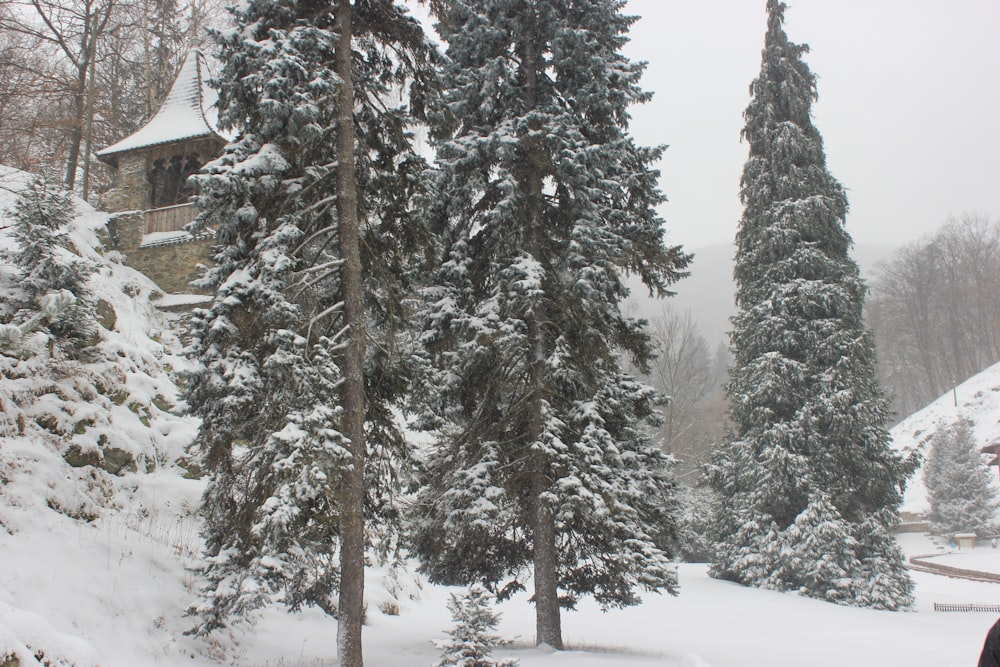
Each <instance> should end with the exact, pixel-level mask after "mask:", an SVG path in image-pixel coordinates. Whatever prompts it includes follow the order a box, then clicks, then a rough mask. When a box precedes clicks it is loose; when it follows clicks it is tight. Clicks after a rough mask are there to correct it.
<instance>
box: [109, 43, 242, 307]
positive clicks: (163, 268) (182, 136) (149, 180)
mask: <svg viewBox="0 0 1000 667" xmlns="http://www.w3.org/2000/svg"><path fill="white" fill-rule="evenodd" d="M214 102H215V94H214V91H212V90H211V89H210V88H209V87H208V86H207V85H206V84H205V64H204V56H203V55H202V54H201V52H200V51H198V50H197V49H193V50H191V51H190V52H189V53H188V54H187V56H186V57H185V59H184V63H183V64H182V65H181V68H180V71H179V72H178V74H177V79H176V80H175V81H174V84H173V86H172V87H171V88H170V92H169V93H168V94H167V97H166V99H164V101H163V104H161V105H160V108H159V109H158V110H157V112H156V113H155V114H154V115H153V117H152V118H150V119H149V120H148V121H147V122H146V124H145V125H143V126H142V127H140V128H139V129H138V130H136V131H135V132H134V133H132V134H130V135H129V136H127V137H125V138H124V139H122V140H121V141H119V142H117V143H115V144H113V145H111V146H108V147H107V148H105V149H104V150H101V151H99V152H98V153H97V157H98V159H100V160H101V161H102V162H105V163H107V164H109V165H110V166H111V167H112V168H114V170H115V175H114V183H113V185H112V187H111V189H110V190H108V191H107V192H105V193H104V194H103V195H102V196H101V200H100V205H101V208H103V209H104V210H106V211H108V212H111V213H117V214H118V215H115V216H112V218H111V219H110V220H109V221H108V236H109V241H110V245H111V246H112V248H114V249H116V250H120V251H121V252H123V253H124V254H125V255H126V263H127V264H128V265H129V266H133V267H135V268H137V269H139V270H140V271H142V272H143V273H145V274H146V275H148V276H149V277H150V278H152V279H153V280H154V281H155V282H156V283H157V284H158V285H159V286H160V288H161V289H163V290H164V291H165V292H171V293H180V292H190V291H191V288H190V286H189V285H188V283H189V282H190V281H191V280H192V279H193V278H194V277H196V276H197V274H198V272H199V269H198V266H199V264H204V263H205V262H207V261H208V257H209V249H210V245H211V237H212V235H211V234H207V235H199V236H198V237H194V236H192V235H190V234H188V233H187V232H185V231H184V230H183V228H184V225H186V224H187V223H189V222H191V221H192V220H193V219H194V216H195V214H196V212H197V211H196V209H195V207H194V205H193V203H191V201H190V198H191V195H192V194H194V192H193V190H192V188H191V186H190V185H189V184H188V182H187V179H188V177H189V176H190V175H191V174H193V173H195V172H197V171H198V170H199V169H200V168H201V167H202V165H204V164H205V163H206V162H208V161H209V160H211V159H213V158H214V157H216V156H217V155H218V154H219V152H220V151H221V150H222V147H223V146H224V145H225V144H226V139H225V138H224V137H223V136H222V135H221V134H220V132H219V131H218V129H216V127H215V123H214V121H213V118H212V116H211V115H210V112H211V111H213V106H212V105H213V104H214Z"/></svg>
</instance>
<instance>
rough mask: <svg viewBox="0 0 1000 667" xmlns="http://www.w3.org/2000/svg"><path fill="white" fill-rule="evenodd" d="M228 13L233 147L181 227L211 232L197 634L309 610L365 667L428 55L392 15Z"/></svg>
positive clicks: (332, 5)
mask: <svg viewBox="0 0 1000 667" xmlns="http://www.w3.org/2000/svg"><path fill="white" fill-rule="evenodd" d="M232 11H233V18H234V22H235V26H234V28H233V29H230V30H224V31H220V32H217V33H215V35H214V38H215V40H216V42H217V44H218V47H219V57H220V60H221V61H222V63H223V68H222V71H221V73H220V75H219V77H218V79H217V82H216V83H217V86H218V88H219V97H220V119H221V121H222V123H223V124H224V125H228V126H229V127H231V128H236V129H238V130H239V134H238V137H237V138H236V140H234V141H233V142H232V143H230V144H229V145H228V146H227V147H226V148H225V149H224V151H223V154H222V156H221V157H220V158H219V159H217V160H215V161H214V162H212V163H210V164H209V165H206V168H205V169H204V170H203V172H202V174H200V175H198V176H197V177H196V180H197V183H198V189H199V195H198V204H199V206H200V207H201V208H202V209H203V212H202V213H201V215H200V216H199V218H198V219H197V220H196V221H195V223H194V224H193V226H192V229H193V230H199V229H202V228H205V227H213V228H216V229H217V247H216V252H215V256H214V259H215V266H214V267H213V268H211V269H210V270H208V271H207V272H206V274H205V276H204V277H203V279H202V285H204V286H205V287H209V288H211V289H213V290H214V291H215V297H214V300H213V302H212V304H211V307H210V308H209V309H207V310H203V311H200V312H197V313H196V315H195V316H194V318H193V322H192V333H193V337H194V341H193V344H192V346H191V350H192V354H193V356H194V357H195V358H196V359H197V360H198V361H199V362H200V368H199V370H198V371H197V372H196V373H195V374H194V375H193V377H192V378H191V382H190V391H189V396H188V400H189V403H190V404H191V406H192V408H193V410H194V412H195V413H196V414H197V415H199V416H200V417H201V418H202V420H203V422H202V428H201V431H200V434H199V440H198V442H199V446H200V448H201V451H202V454H203V458H204V461H205V464H206V467H207V468H208V470H209V471H210V472H211V473H212V477H211V480H210V483H209V486H208V489H207V491H206V494H205V498H204V510H203V512H204V515H205V519H206V523H205V530H204V532H205V538H206V546H207V562H208V565H207V568H206V573H205V574H206V578H207V583H206V585H205V587H204V590H203V595H202V599H201V601H200V602H199V603H198V605H196V607H195V609H194V611H195V612H196V613H197V614H198V616H199V618H198V623H197V626H196V628H195V631H197V632H209V631H211V630H213V629H215V628H219V627H224V626H226V625H228V624H229V623H230V622H232V621H233V620H239V619H243V618H246V617H248V616H249V615H251V614H252V612H253V611H254V610H255V609H257V608H259V607H260V606H261V605H263V604H266V603H267V602H268V601H270V600H272V599H277V600H280V601H282V602H283V603H285V604H287V605H288V606H290V607H291V608H293V609H294V608H298V607H299V606H301V605H305V604H310V605H317V606H319V607H321V608H322V609H324V610H326V611H329V612H331V613H335V614H336V615H337V617H338V620H339V622H340V628H341V630H340V635H341V637H340V641H339V642H338V643H339V646H340V649H341V650H340V655H339V659H340V662H341V664H350V665H360V664H361V662H362V660H361V642H360V630H361V623H360V619H361V616H362V613H363V608H362V604H363V601H362V599H361V596H362V594H363V575H364V571H363V567H364V558H365V548H366V547H369V546H370V547H372V548H376V547H377V548H378V549H379V550H380V551H382V552H383V553H384V552H385V550H386V549H387V548H390V547H391V544H392V543H393V540H394V538H393V533H394V532H395V530H396V529H395V526H394V523H395V522H394V519H393V517H394V515H395V513H396V512H395V510H394V509H393V507H392V506H391V503H392V502H393V490H392V488H391V487H392V485H394V484H395V479H394V476H395V475H398V474H400V473H399V460H400V458H401V457H402V456H405V451H404V449H403V437H402V434H401V430H400V428H399V425H398V423H397V420H396V418H395V416H394V412H393V406H394V405H395V404H396V403H397V402H398V401H399V400H400V399H401V396H402V394H403V393H404V392H405V390H406V386H407V377H408V371H407V369H406V368H405V366H404V364H403V363H402V361H401V358H402V357H403V356H408V355H402V354H400V352H399V345H400V344H401V343H399V341H400V340H405V337H404V336H402V335H400V334H399V330H400V329H401V328H402V327H403V326H404V325H403V323H404V322H405V321H406V317H407V313H406V311H405V308H404V305H405V302H404V297H405V296H406V295H407V293H408V292H409V290H410V288H409V287H408V280H409V277H410V274H411V273H412V272H413V265H414V253H415V252H417V251H418V250H419V246H418V245H417V243H416V242H415V239H419V233H418V231H417V228H418V225H417V224H416V222H415V221H413V220H411V211H410V203H409V202H410V199H411V196H412V194H413V192H414V188H415V186H416V178H415V177H414V174H415V173H419V172H420V171H422V169H423V162H422V161H421V160H420V159H419V157H417V156H416V155H415V154H414V153H413V151H412V149H411V146H410V133H409V127H410V124H411V123H412V119H411V117H410V115H409V112H408V111H407V109H406V107H405V106H404V105H402V104H393V103H392V100H398V99H400V97H401V95H400V93H401V92H405V86H406V84H407V82H408V81H409V80H411V79H413V78H414V77H415V76H416V77H418V78H421V79H423V80H425V79H426V77H425V70H426V67H427V63H428V59H429V58H430V55H431V51H430V50H429V48H428V46H427V43H426V42H425V40H424V38H423V34H422V31H421V29H420V27H419V25H418V24H417V23H416V21H414V20H413V19H411V18H409V17H407V16H406V15H405V14H404V13H403V10H402V9H401V8H399V7H397V6H395V5H393V4H392V3H391V2H388V1H386V2H382V1H377V2H367V3H362V4H360V5H357V6H355V7H351V6H350V4H349V3H348V4H343V3H337V2H333V1H332V0H330V1H328V0H310V1H299V0H259V1H257V0H255V1H251V2H248V3H244V4H242V5H240V6H239V7H236V8H234V9H233V10H232ZM345 12H347V14H345ZM352 45H353V47H354V48H352ZM390 51H391V52H390ZM345 55H346V60H344V59H343V57H344V56H345ZM341 67H346V70H345V69H341V72H340V73H338V71H337V69H338V68H341ZM345 74H349V75H350V76H345ZM345 92H346V96H345ZM345 109H346V112H345ZM345 118H346V120H345ZM345 172H350V175H345ZM352 193H353V196H351V195H352ZM359 193H360V194H359ZM349 227H350V228H351V229H347V228H349ZM345 239H346V240H345ZM366 338H367V339H368V340H369V341H374V344H373V345H371V346H370V347H371V349H372V351H371V352H367V353H366V351H365V347H364V346H363V345H360V346H359V345H358V344H357V342H358V341H362V342H363V341H364V340H365V339H366ZM361 355H364V356H361ZM366 427H367V429H368V432H365V430H364V429H365V428H366ZM369 449H372V451H373V453H374V455H375V461H374V464H373V465H367V463H366V456H367V454H368V450H369ZM381 538H386V540H385V541H387V542H388V543H389V545H390V546H389V547H386V546H385V544H373V542H376V541H381ZM347 542H349V543H350V546H349V548H348V547H347V546H346V543H347ZM338 554H339V555H340V558H339V560H338ZM345 590H349V593H348V594H346V597H347V598H349V600H345ZM337 591H339V592H340V598H339V600H336V599H335V598H334V595H333V594H334V593H335V592H337ZM345 628H348V630H345ZM345 633H346V634H347V635H348V636H347V637H345Z"/></svg>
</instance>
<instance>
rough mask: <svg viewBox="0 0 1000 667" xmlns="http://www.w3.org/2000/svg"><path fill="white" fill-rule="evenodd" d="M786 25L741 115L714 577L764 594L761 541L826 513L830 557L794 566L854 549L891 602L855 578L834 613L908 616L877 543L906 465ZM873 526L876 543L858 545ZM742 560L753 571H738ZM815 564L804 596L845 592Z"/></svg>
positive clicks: (772, 27) (818, 548) (771, 44)
mask: <svg viewBox="0 0 1000 667" xmlns="http://www.w3.org/2000/svg"><path fill="white" fill-rule="evenodd" d="M784 12H785V4H784V3H782V2H779V1H778V0H768V3H767V16H768V28H767V34H766V37H765V46H764V50H763V53H762V61H761V70H760V75H759V76H758V78H757V79H756V80H755V81H754V82H753V83H752V85H751V87H750V92H751V101H750V104H749V106H748V107H747V110H746V112H745V114H744V117H745V121H746V125H745V127H744V129H743V137H744V139H746V141H747V143H748V144H749V157H748V159H747V162H746V165H745V167H744V170H743V178H742V181H741V191H740V196H741V199H742V202H743V205H744V212H743V217H742V219H741V220H740V226H739V231H738V233H737V237H736V245H737V250H736V268H735V278H736V283H737V294H736V304H737V307H738V313H737V315H736V316H735V317H734V319H733V332H732V334H731V344H732V350H733V356H734V363H733V368H732V371H731V377H730V381H729V383H728V392H729V395H730V398H731V405H732V407H731V415H732V424H733V426H732V433H731V435H730V437H729V439H728V442H726V443H725V445H724V446H723V447H721V448H720V449H719V450H718V451H717V452H716V454H715V456H714V458H713V462H712V464H711V466H710V479H711V484H712V486H713V487H714V488H715V490H716V491H717V492H718V494H719V498H720V507H719V511H718V516H717V520H716V533H717V538H718V540H719V548H718V553H717V561H716V563H715V564H714V566H713V568H712V573H713V574H714V575H715V576H717V577H722V578H725V579H730V580H733V581H738V582H742V583H746V584H750V585H766V584H767V582H769V581H770V582H772V583H773V582H774V581H775V575H776V573H778V572H780V571H781V570H782V569H783V568H785V567H786V565H787V564H786V563H785V562H784V560H785V558H786V552H784V551H783V550H767V551H765V550H764V547H765V544H764V542H765V541H766V540H765V537H766V536H767V535H768V534H769V533H775V531H776V534H777V535H778V536H779V537H782V536H783V535H784V533H786V532H787V531H789V530H791V529H793V527H794V526H795V525H796V523H797V522H798V524H799V526H800V528H801V526H802V522H803V521H806V522H807V523H809V520H808V514H815V513H817V512H818V513H820V514H823V513H827V514H831V513H833V512H835V513H836V516H838V517H839V520H838V523H837V525H838V528H837V530H835V531H831V532H829V533H828V535H829V536H830V538H829V539H830V540H831V542H830V544H827V545H825V546H824V545H811V546H810V547H809V549H808V550H807V553H806V554H803V555H806V556H808V554H810V553H811V554H813V555H815V554H819V553H822V552H823V551H824V549H826V551H827V552H828V553H839V552H838V549H840V546H838V544H834V542H838V540H839V539H840V538H838V537H837V535H849V536H851V538H852V539H853V540H854V543H853V544H854V546H853V547H852V548H853V549H854V560H856V561H858V562H866V563H868V564H869V566H870V567H871V568H875V569H876V570H878V572H880V573H882V574H884V575H885V577H887V578H888V579H889V580H891V581H892V582H893V583H892V584H891V586H888V588H892V589H893V590H896V591H898V595H896V596H895V597H894V598H893V599H891V600H889V599H885V597H884V596H881V595H869V594H868V591H867V587H868V586H869V585H870V583H869V582H866V581H865V580H863V579H861V578H860V577H855V578H854V579H853V580H852V582H851V589H850V592H849V593H845V594H844V595H843V596H841V595H840V594H838V595H837V596H836V597H837V598H838V601H843V602H848V603H850V602H852V601H858V600H869V601H870V604H871V605H872V606H878V607H887V608H897V607H902V606H906V605H907V604H909V602H910V596H909V591H910V584H909V580H908V577H907V575H906V572H905V567H904V563H903V561H902V558H901V555H900V554H899V552H898V550H897V549H895V548H894V545H892V544H883V542H888V541H890V540H891V537H890V536H889V533H888V530H887V528H888V527H889V526H891V524H892V523H894V522H895V521H897V514H896V510H897V508H898V505H899V503H900V500H901V492H902V487H903V484H904V483H905V480H906V478H907V476H908V475H909V474H910V472H911V466H910V465H909V463H907V462H905V461H904V460H902V459H901V457H900V456H899V455H898V454H897V453H895V452H894V451H893V450H892V449H891V448H890V444H889V435H888V432H887V431H886V428H885V424H886V419H887V416H888V409H887V400H886V397H885V395H884V394H883V392H882V391H881V389H880V388H879V385H878V382H877V378H876V371H875V369H876V364H875V352H874V345H873V342H872V337H871V335H870V333H869V332H868V331H867V330H866V328H865V326H864V322H863V319H862V310H863V306H864V298H865V294H866V287H865V285H864V283H863V281H862V280H861V278H860V277H859V272H858V267H857V264H856V263H855V262H854V261H853V260H852V259H851V257H850V255H849V249H850V246H851V239H850V236H849V235H848V233H847V231H846V229H845V228H844V222H845V217H846V214H847V207H848V204H847V197H846V195H845V193H844V189H843V187H842V186H841V185H840V183H838V182H837V181H836V180H835V179H834V178H833V176H831V175H830V173H829V171H828V170H827V167H826V158H825V155H824V150H823V141H822V138H821V136H820V133H819V131H818V130H817V129H816V127H815V126H814V125H813V123H812V118H811V106H812V103H813V101H814V100H815V99H816V78H815V76H814V75H813V73H812V72H811V71H810V70H809V67H808V66H807V65H806V63H805V62H804V61H803V59H802V58H803V55H804V54H805V53H806V52H807V51H808V47H807V46H805V45H801V44H795V43H792V42H790V41H789V40H788V37H787V35H786V34H785V32H784V29H783V23H784ZM816 503H819V505H817V504H816ZM810 508H811V509H810ZM820 510H822V512H821V511H820ZM803 512H808V513H807V515H806V517H803V516H802V515H803ZM831 516H832V514H831ZM840 522H842V523H840ZM872 522H875V523H876V524H878V528H879V530H877V531H874V532H875V533H877V534H878V535H880V536H881V537H880V538H879V539H877V540H875V541H874V542H873V541H872V540H871V539H861V538H862V533H863V531H864V530H869V532H872V530H871V529H872ZM786 537H787V536H786ZM807 537H808V538H809V539H811V540H814V539H818V536H805V535H803V536H802V539H806V538H807ZM782 539H784V538H782ZM809 557H812V556H809ZM748 559H751V560H753V561H754V563H755V566H754V568H747V567H746V566H745V564H746V562H747V560H748ZM849 560H851V559H848V558H847V557H846V556H844V558H840V557H838V558H837V559H836V561H837V562H838V563H840V562H847V561H849ZM852 562H853V561H852ZM827 565H829V567H827V566H826V565H823V564H821V563H814V564H812V565H811V566H808V567H811V568H812V569H811V570H810V571H811V572H812V574H811V575H810V578H811V579H812V581H811V583H809V584H808V585H806V586H805V587H804V589H805V590H804V592H805V593H806V594H809V595H820V596H825V594H823V593H822V591H823V590H826V589H827V588H830V589H833V588H839V587H840V586H841V584H842V583H843V582H840V581H837V582H835V581H834V580H835V579H838V575H837V572H838V570H837V567H835V566H834V565H835V564H829V563H828V564H827ZM777 580H779V581H782V580H783V579H782V578H781V577H780V576H778V577H777ZM795 587H796V588H798V587H799V586H798V585H796V586H795ZM824 587H827V588H824ZM883 588H886V587H885V586H883ZM876 598H877V599H876Z"/></svg>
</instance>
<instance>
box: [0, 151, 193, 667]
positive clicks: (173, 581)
mask: <svg viewBox="0 0 1000 667" xmlns="http://www.w3.org/2000/svg"><path fill="white" fill-rule="evenodd" d="M29 178H30V176H29V175H27V174H24V173H23V172H18V171H16V170H12V169H9V168H0V250H11V249H13V243H12V241H11V239H10V237H9V232H10V225H11V224H12V221H11V219H10V215H9V214H8V213H7V211H8V209H9V208H10V207H11V205H12V204H13V202H14V200H15V197H16V193H17V192H18V191H19V190H20V189H21V188H23V187H24V184H25V183H27V181H28V179H29ZM76 212H77V217H76V219H75V221H74V224H73V225H72V227H71V228H70V229H69V230H68V239H67V241H68V242H67V244H66V245H67V252H72V253H73V254H75V255H78V256H79V257H82V258H83V259H84V260H86V261H88V262H90V263H91V264H92V265H93V266H94V267H95V271H94V273H93V275H92V277H91V279H90V282H89V287H90V289H91V291H92V292H93V294H94V296H95V297H96V298H97V299H99V300H100V301H101V302H102V306H101V308H100V309H99V310H98V313H99V316H100V319H101V322H102V325H101V326H100V328H99V332H100V341H99V342H98V343H97V345H96V346H95V347H94V348H93V349H92V350H90V351H89V352H88V354H87V355H86V356H85V358H83V359H69V358H63V357H60V356H53V353H52V352H51V348H49V349H48V350H46V348H45V347H43V348H42V349H41V350H40V351H38V352H37V353H35V354H31V355H24V357H23V358H16V357H11V356H3V355H0V664H8V663H6V662H4V659H5V658H9V657H11V656H14V657H17V658H18V660H19V661H20V667H28V666H29V665H37V664H45V665H51V666H52V667H57V666H61V665H77V666H80V667H83V666H85V665H96V664H98V663H99V662H100V664H106V663H104V662H103V661H104V660H107V659H108V656H109V655H113V654H114V652H115V651H117V650H127V651H128V653H132V654H134V651H135V649H136V648H137V647H136V646H134V645H133V640H135V641H138V642H140V643H141V644H142V647H143V648H142V652H143V653H146V652H148V651H150V650H152V651H153V653H154V654H157V653H161V652H162V651H163V650H164V648H163V647H162V646H159V647H154V646H150V645H149V644H150V642H160V643H162V644H164V645H169V644H170V643H172V641H173V640H172V638H171V634H174V633H168V632H166V631H164V632H162V633H161V635H162V636H161V637H159V638H154V637H155V632H154V633H153V634H152V635H151V633H150V630H151V629H152V630H155V626H156V624H157V623H161V622H162V618H163V617H165V616H166V615H170V616H175V615H176V614H177V609H175V607H176V605H177V603H178V600H180V599H182V596H180V595H178V593H183V590H184V589H183V587H184V576H183V575H184V571H183V561H184V559H185V558H187V557H189V555H190V552H191V551H192V548H194V549H196V548H197V539H198V538H197V528H196V522H195V520H194V518H193V517H194V509H195V507H196V503H197V500H198V496H199V494H200V488H201V482H198V481H196V480H187V479H185V478H184V477H183V473H184V471H183V470H182V469H180V468H178V466H177V461H178V460H179V459H182V457H183V456H184V455H185V448H186V447H187V446H188V445H189V444H190V443H191V441H192V440H193V438H194V434H195V432H196V428H197V424H196V422H195V421H194V420H193V419H191V418H190V417H186V416H184V415H183V414H181V413H182V409H181V408H182V401H181V398H180V392H179V391H178V387H177V385H176V378H177V377H179V373H182V372H183V370H184V368H185V364H186V361H185V359H184V357H183V356H181V355H180V349H181V344H180V341H179V339H178V338H177V336H176V335H175V334H174V333H173V332H172V331H171V330H170V326H169V323H168V322H167V321H166V320H165V319H164V316H163V315H162V314H161V313H159V312H158V311H157V310H156V309H155V308H154V307H153V306H152V305H151V303H150V301H151V298H153V297H155V296H157V295H159V290H158V289H157V288H156V286H155V285H154V284H153V283H152V282H151V281H149V280H148V279H147V278H146V277H145V276H143V275H142V274H140V273H138V272H136V271H134V270H133V269H131V268H129V267H126V266H124V265H123V264H122V263H121V257H120V256H119V255H118V254H117V253H109V254H108V256H104V255H103V254H102V249H101V247H100V243H99V241H98V230H100V229H101V227H103V225H104V224H105V222H106V219H107V215H106V214H103V213H100V212H98V211H95V210H94V209H93V208H91V207H90V206H88V205H87V204H85V203H84V202H82V201H77V202H76ZM16 284H17V277H16V274H15V272H14V267H12V266H10V265H7V264H5V263H4V262H3V261H0V294H2V295H4V297H6V296H7V295H9V294H11V293H12V291H13V290H14V289H15V288H16ZM0 298H3V297H0ZM71 461H72V464H71ZM116 468H119V469H117V470H116ZM109 470H115V474H112V473H111V472H109ZM166 573H169V576H167V577H163V576H162V575H164V574H166ZM150 580H153V581H155V582H156V583H155V585H152V586H148V585H146V584H147V582H149V581H150ZM172 589H176V590H172ZM167 601H169V602H167ZM157 619H160V620H157ZM102 628H104V630H102ZM102 637H104V638H110V637H114V638H115V641H114V642H113V644H111V645H110V646H109V645H107V644H106V642H104V641H102V639H101V638H102ZM98 656H101V658H100V661H99V659H98ZM120 664H127V661H126V663H120Z"/></svg>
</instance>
